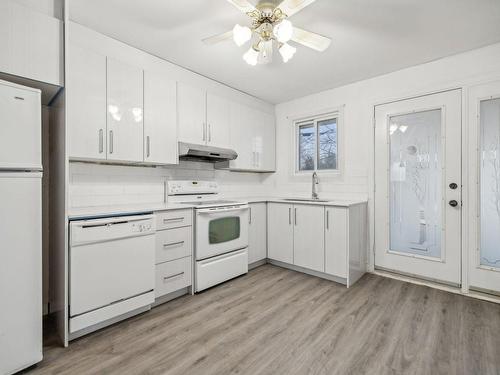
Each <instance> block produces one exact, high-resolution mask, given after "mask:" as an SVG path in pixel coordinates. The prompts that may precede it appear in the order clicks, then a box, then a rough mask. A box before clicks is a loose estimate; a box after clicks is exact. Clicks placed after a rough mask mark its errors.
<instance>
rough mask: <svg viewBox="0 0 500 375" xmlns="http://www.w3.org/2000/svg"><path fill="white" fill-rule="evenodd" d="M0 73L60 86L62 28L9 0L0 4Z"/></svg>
mask: <svg viewBox="0 0 500 375" xmlns="http://www.w3.org/2000/svg"><path fill="white" fill-rule="evenodd" d="M0 46H2V51H1V53H0V72H4V73H9V74H13V75H16V76H20V77H25V78H29V79H33V80H36V81H40V82H46V83H50V84H53V85H57V86H63V71H64V68H63V67H64V65H63V24H62V22H61V21H60V20H58V19H57V18H53V17H50V16H48V15H46V14H43V13H40V12H37V11H33V10H31V9H29V8H28V7H25V6H22V5H19V4H16V3H15V2H13V1H10V0H2V1H0Z"/></svg>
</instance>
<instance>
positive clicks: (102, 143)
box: [99, 129, 104, 154]
mask: <svg viewBox="0 0 500 375" xmlns="http://www.w3.org/2000/svg"><path fill="white" fill-rule="evenodd" d="M103 139H104V138H103V131H102V129H99V153H100V154H102V152H103V151H104V142H103Z"/></svg>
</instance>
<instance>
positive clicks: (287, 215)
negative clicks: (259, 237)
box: [267, 203, 293, 264]
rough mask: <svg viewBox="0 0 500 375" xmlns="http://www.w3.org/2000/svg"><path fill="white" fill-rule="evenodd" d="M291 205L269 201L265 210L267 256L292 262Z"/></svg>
mask: <svg viewBox="0 0 500 375" xmlns="http://www.w3.org/2000/svg"><path fill="white" fill-rule="evenodd" d="M292 210H293V205H291V204H285V203H269V204H268V211H267V228H268V230H267V235H268V237H267V251H268V258H269V259H273V260H277V261H280V262H284V263H291V264H293V223H292Z"/></svg>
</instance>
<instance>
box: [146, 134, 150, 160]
mask: <svg viewBox="0 0 500 375" xmlns="http://www.w3.org/2000/svg"><path fill="white" fill-rule="evenodd" d="M150 155H151V143H150V138H149V135H148V136H147V137H146V157H148V158H149V156H150Z"/></svg>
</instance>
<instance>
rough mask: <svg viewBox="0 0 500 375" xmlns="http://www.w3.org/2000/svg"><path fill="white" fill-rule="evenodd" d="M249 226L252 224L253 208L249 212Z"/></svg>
mask: <svg viewBox="0 0 500 375" xmlns="http://www.w3.org/2000/svg"><path fill="white" fill-rule="evenodd" d="M248 224H252V207H250V208H249V210H248Z"/></svg>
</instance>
